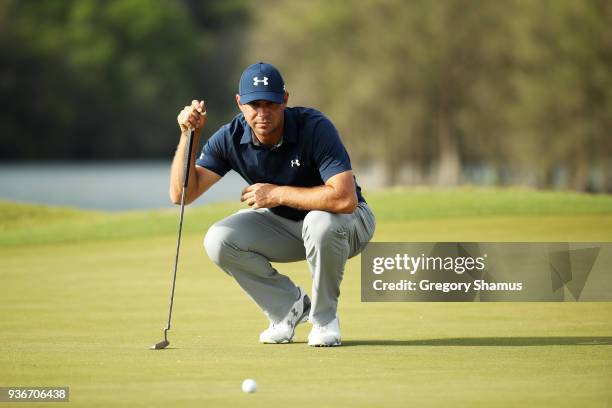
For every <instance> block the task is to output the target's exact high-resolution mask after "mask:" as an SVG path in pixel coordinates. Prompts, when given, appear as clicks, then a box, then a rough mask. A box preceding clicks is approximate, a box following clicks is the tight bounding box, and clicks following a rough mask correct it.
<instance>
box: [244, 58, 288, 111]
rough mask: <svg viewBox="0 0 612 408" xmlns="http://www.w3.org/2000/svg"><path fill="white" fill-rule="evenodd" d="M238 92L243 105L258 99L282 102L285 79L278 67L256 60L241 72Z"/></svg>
mask: <svg viewBox="0 0 612 408" xmlns="http://www.w3.org/2000/svg"><path fill="white" fill-rule="evenodd" d="M238 94H239V95H240V103H241V104H243V105H244V104H245V103H249V102H253V101H256V100H260V99H263V100H266V101H270V102H274V103H283V99H284V96H285V81H283V77H282V76H281V74H280V72H278V69H276V68H274V67H273V66H272V65H270V64H266V63H265V62H258V63H257V64H253V65H251V66H249V67H248V68H247V69H245V70H244V72H243V73H242V76H241V77H240V84H239V85H238Z"/></svg>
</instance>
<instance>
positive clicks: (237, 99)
mask: <svg viewBox="0 0 612 408" xmlns="http://www.w3.org/2000/svg"><path fill="white" fill-rule="evenodd" d="M236 104H237V105H238V108H239V109H240V95H238V94H236Z"/></svg>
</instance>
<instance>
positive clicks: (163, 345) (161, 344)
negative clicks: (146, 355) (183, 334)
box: [151, 339, 170, 350]
mask: <svg viewBox="0 0 612 408" xmlns="http://www.w3.org/2000/svg"><path fill="white" fill-rule="evenodd" d="M169 345H170V342H169V341H168V340H166V339H164V340H162V341H160V342H159V343H156V344H154V345H152V346H151V350H161V349H165V348H166V347H168V346H169Z"/></svg>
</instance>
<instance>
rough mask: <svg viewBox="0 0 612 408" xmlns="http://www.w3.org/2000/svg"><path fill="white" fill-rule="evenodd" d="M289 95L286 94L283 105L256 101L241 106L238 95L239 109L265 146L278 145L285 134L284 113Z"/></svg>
mask: <svg viewBox="0 0 612 408" xmlns="http://www.w3.org/2000/svg"><path fill="white" fill-rule="evenodd" d="M287 99H288V94H287V93H285V97H284V100H283V103H274V102H270V101H264V100H255V101H252V102H249V103H246V104H244V105H241V104H240V96H239V95H236V102H237V103H238V108H239V109H240V111H241V112H242V113H243V114H244V119H245V120H246V121H247V123H248V124H249V126H250V127H251V129H252V130H253V133H255V136H256V137H257V139H259V141H260V142H261V143H263V144H265V145H274V144H276V143H278V141H279V140H280V138H281V136H282V134H283V125H284V112H285V107H286V106H287Z"/></svg>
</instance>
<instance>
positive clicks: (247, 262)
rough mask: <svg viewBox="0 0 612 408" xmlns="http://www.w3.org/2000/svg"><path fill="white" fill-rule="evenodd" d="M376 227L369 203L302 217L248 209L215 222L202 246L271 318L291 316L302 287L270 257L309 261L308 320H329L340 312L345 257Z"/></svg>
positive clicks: (358, 248) (322, 322) (361, 246)
mask: <svg viewBox="0 0 612 408" xmlns="http://www.w3.org/2000/svg"><path fill="white" fill-rule="evenodd" d="M375 226H376V220H375V218H374V214H373V213H372V211H371V210H370V209H369V208H368V206H367V204H366V203H359V205H358V206H357V208H356V209H355V211H354V212H353V213H352V214H335V213H330V212H326V211H310V212H309V213H308V214H307V215H306V218H304V220H303V221H292V220H288V219H286V218H283V217H280V216H278V215H276V214H274V213H273V212H272V211H270V210H269V209H267V208H261V209H257V210H252V209H244V210H240V211H238V212H237V213H235V214H233V215H231V216H229V217H227V218H224V219H223V220H221V221H219V222H217V223H216V224H214V225H213V226H211V227H210V229H209V230H208V232H207V233H206V237H205V238H204V247H205V248H206V252H207V253H208V256H209V257H210V259H211V260H212V261H213V262H214V263H216V264H217V265H219V267H220V268H221V269H223V270H224V271H225V272H226V273H227V274H229V275H230V276H233V277H234V279H236V281H237V282H238V284H239V285H240V286H241V287H242V289H244V290H245V291H246V292H247V293H248V294H249V296H250V297H251V298H252V299H253V300H254V301H255V302H256V303H257V305H259V307H260V308H261V309H262V310H263V311H264V313H265V314H266V316H267V317H268V318H269V319H270V320H271V321H273V322H279V321H280V320H282V319H283V318H284V317H285V316H286V315H287V313H288V312H289V310H290V309H291V306H293V304H294V303H295V301H296V299H297V297H298V295H299V291H298V289H297V286H296V285H295V284H294V283H293V282H292V281H291V279H289V277H287V276H285V275H283V274H280V273H279V272H278V271H277V270H276V269H274V268H273V267H272V265H271V264H270V262H296V261H301V260H307V262H308V268H309V269H310V274H311V276H312V296H311V299H312V305H311V309H310V316H309V319H310V322H312V323H316V324H319V325H325V324H327V323H329V322H330V321H331V320H333V319H334V317H336V309H337V307H338V297H339V296H340V282H341V281H342V276H343V274H344V266H345V264H346V260H347V259H348V258H351V257H353V256H355V255H357V254H358V253H360V252H361V251H362V250H363V249H364V247H365V246H366V244H367V243H368V242H369V241H370V239H371V238H372V235H373V234H374V229H375Z"/></svg>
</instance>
